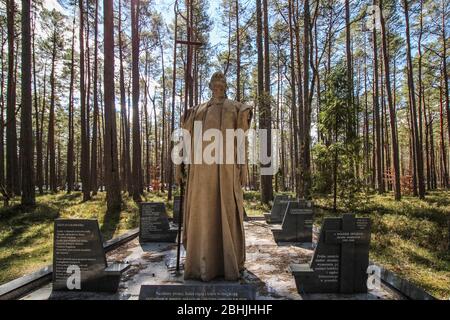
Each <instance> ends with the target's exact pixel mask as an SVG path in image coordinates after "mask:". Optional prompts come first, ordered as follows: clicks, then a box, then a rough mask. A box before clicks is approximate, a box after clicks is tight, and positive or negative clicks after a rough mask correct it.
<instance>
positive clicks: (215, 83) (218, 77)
mask: <svg viewBox="0 0 450 320" xmlns="http://www.w3.org/2000/svg"><path fill="white" fill-rule="evenodd" d="M209 88H210V89H211V91H212V92H213V96H215V97H224V96H225V95H226V91H227V88H228V85H227V79H226V78H225V75H224V74H223V73H222V72H221V71H217V72H214V74H213V75H212V77H211V81H209Z"/></svg>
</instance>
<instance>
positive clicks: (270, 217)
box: [264, 195, 292, 223]
mask: <svg viewBox="0 0 450 320" xmlns="http://www.w3.org/2000/svg"><path fill="white" fill-rule="evenodd" d="M289 201H292V199H291V198H289V196H287V195H279V196H275V199H274V200H273V205H272V210H271V211H270V213H269V214H265V215H264V216H265V217H266V221H267V222H268V223H281V222H282V221H283V217H284V213H285V211H286V207H287V205H288V203H289Z"/></svg>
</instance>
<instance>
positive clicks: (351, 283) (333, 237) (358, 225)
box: [291, 214, 371, 294]
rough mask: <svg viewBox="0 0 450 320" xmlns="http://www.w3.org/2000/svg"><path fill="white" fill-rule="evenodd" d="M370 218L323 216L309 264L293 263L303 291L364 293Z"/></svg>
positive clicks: (299, 287)
mask: <svg viewBox="0 0 450 320" xmlns="http://www.w3.org/2000/svg"><path fill="white" fill-rule="evenodd" d="M370 229H371V220H370V219H369V218H355V216H354V215H353V214H345V215H343V217H342V218H325V220H324V222H323V225H322V229H321V231H320V236H319V242H318V244H317V248H316V249H315V251H314V255H313V258H312V261H311V263H310V264H292V265H291V270H292V273H293V275H294V277H295V282H296V285H297V290H298V292H299V293H300V294H302V293H366V292H367V276H368V275H367V268H368V266H369V245H370Z"/></svg>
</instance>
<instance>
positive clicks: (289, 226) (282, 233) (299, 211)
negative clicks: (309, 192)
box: [271, 201, 314, 242]
mask: <svg viewBox="0 0 450 320" xmlns="http://www.w3.org/2000/svg"><path fill="white" fill-rule="evenodd" d="M313 216H314V214H313V207H312V203H311V202H310V201H290V202H289V204H288V206H287V208H286V213H285V215H284V219H283V223H282V224H281V226H276V227H272V228H271V230H272V232H273V237H274V239H275V241H276V242H290V241H293V242H312V228H313Z"/></svg>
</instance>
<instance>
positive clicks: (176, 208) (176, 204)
mask: <svg viewBox="0 0 450 320" xmlns="http://www.w3.org/2000/svg"><path fill="white" fill-rule="evenodd" d="M180 210H181V197H180V196H175V197H173V223H178V222H179V221H178V220H179V219H180ZM181 222H183V221H181Z"/></svg>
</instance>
